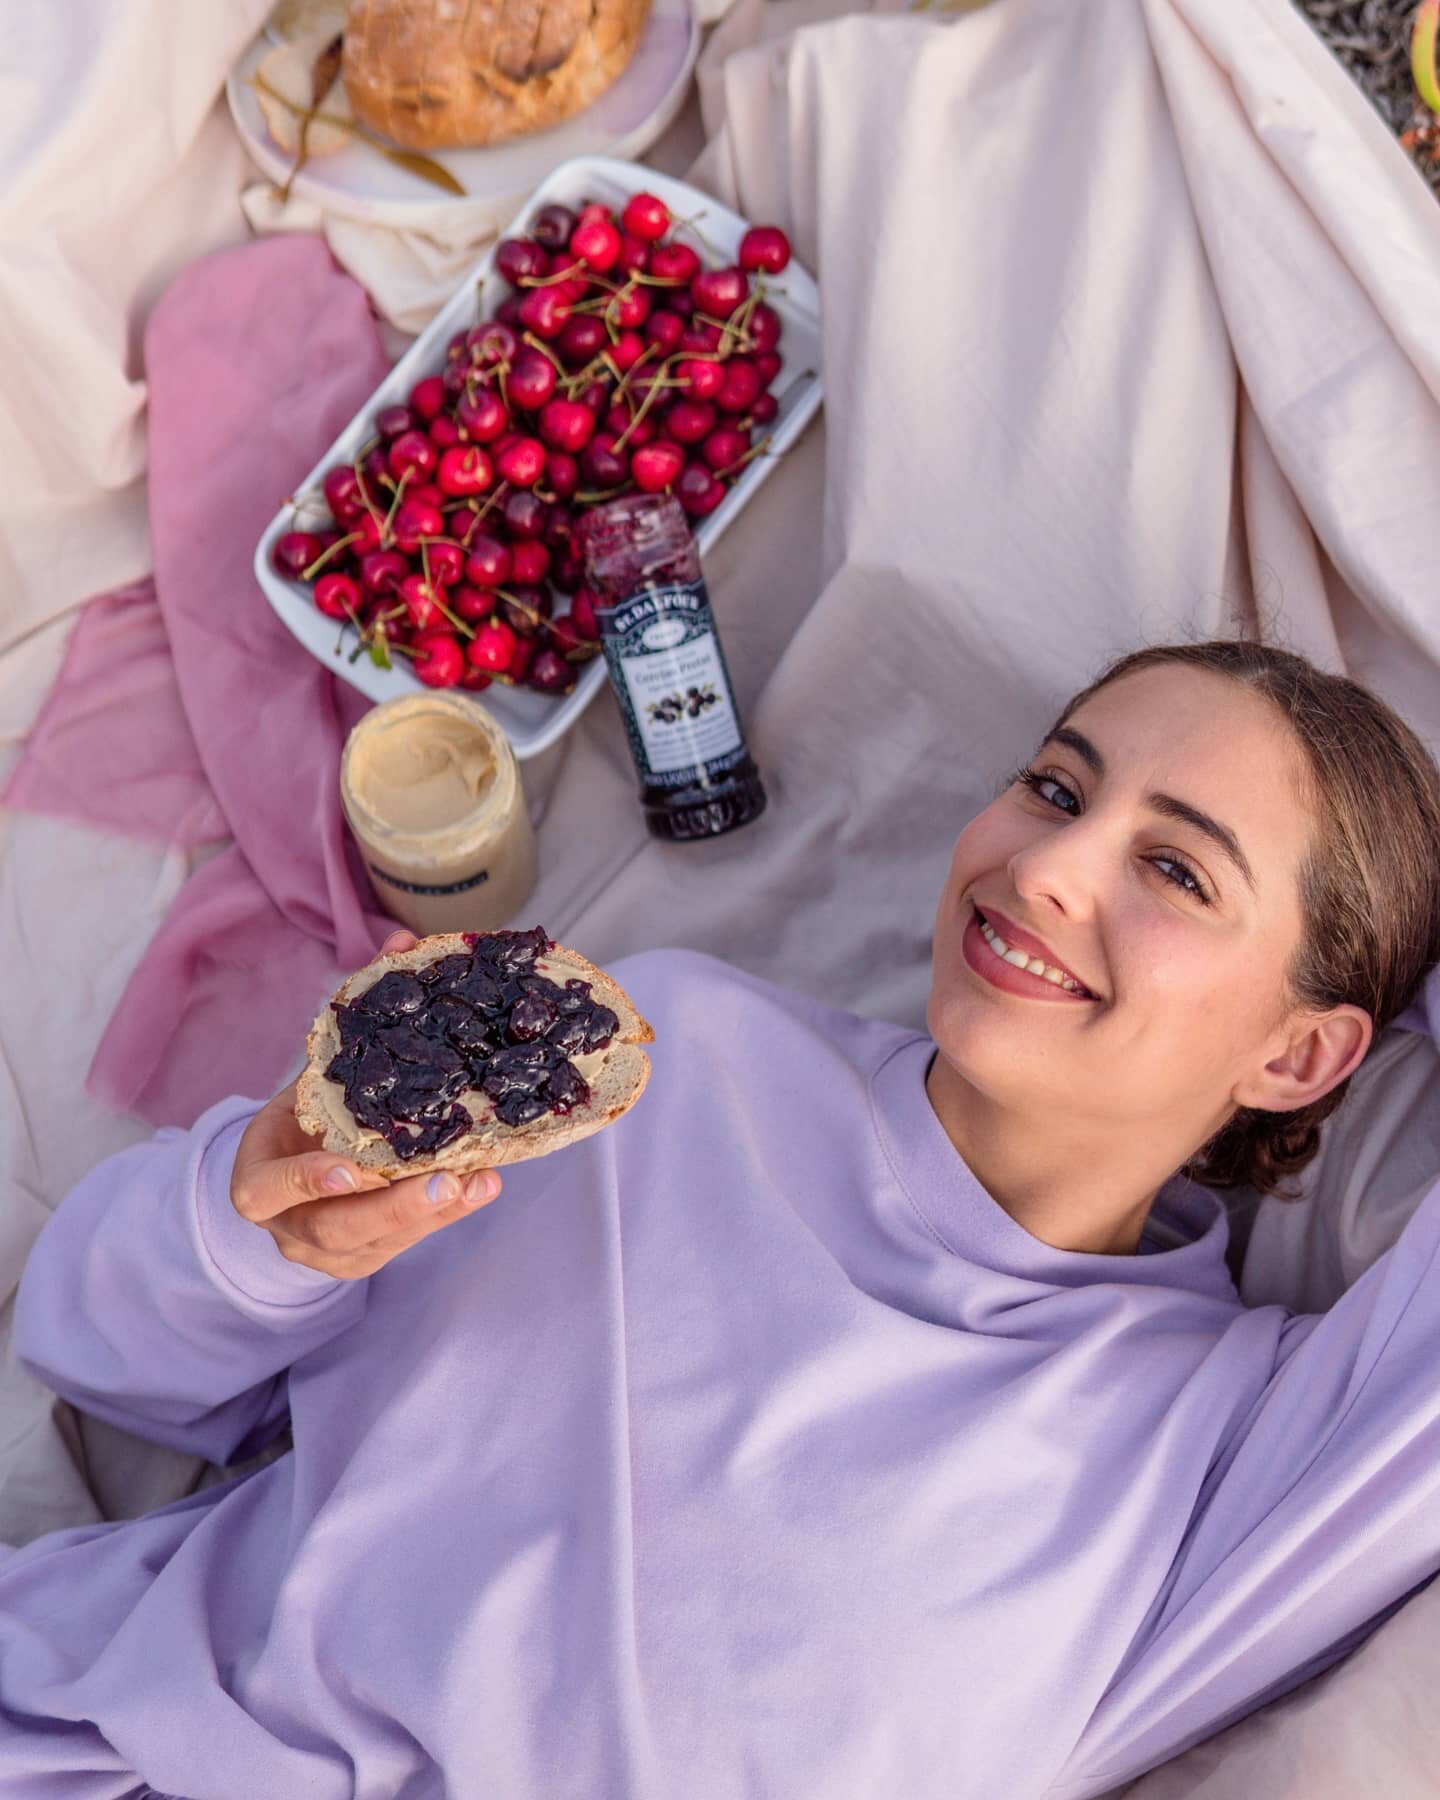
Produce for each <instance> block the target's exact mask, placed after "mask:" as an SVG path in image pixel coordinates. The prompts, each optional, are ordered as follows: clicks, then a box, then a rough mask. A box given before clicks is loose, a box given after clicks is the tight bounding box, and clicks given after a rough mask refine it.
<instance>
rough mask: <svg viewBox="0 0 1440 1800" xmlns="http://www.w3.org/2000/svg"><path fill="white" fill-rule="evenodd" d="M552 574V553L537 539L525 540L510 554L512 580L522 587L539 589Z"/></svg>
mask: <svg viewBox="0 0 1440 1800" xmlns="http://www.w3.org/2000/svg"><path fill="white" fill-rule="evenodd" d="M549 573H550V552H549V551H548V550H547V549H546V548H545V546H544V545H543V544H542V543H540V542H539V540H538V539H536V538H525V539H524V540H523V541H522V542H521V543H518V544H516V546H515V547H514V549H513V550H512V551H511V552H510V579H511V580H512V581H514V582H515V583H516V584H517V585H518V586H520V587H538V586H539V584H540V583H541V582H542V581H543V580H544V579H545V577H546V576H547V575H548V574H549Z"/></svg>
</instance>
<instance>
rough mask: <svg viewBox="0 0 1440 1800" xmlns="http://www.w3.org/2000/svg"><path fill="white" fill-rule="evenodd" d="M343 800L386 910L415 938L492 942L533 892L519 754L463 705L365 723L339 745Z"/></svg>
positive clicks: (389, 706)
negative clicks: (468, 937)
mask: <svg viewBox="0 0 1440 1800" xmlns="http://www.w3.org/2000/svg"><path fill="white" fill-rule="evenodd" d="M340 800H341V804H342V806H343V807H344V809H345V818H346V820H347V822H348V824H349V826H350V829H351V831H352V832H353V833H354V834H355V841H356V842H357V843H358V844H359V846H360V852H361V854H362V856H363V857H364V859H365V866H366V868H367V869H368V870H369V872H370V879H371V881H372V882H373V883H374V884H375V892H376V893H377V894H378V895H379V897H380V903H381V905H382V907H383V908H384V910H385V911H386V912H387V913H389V914H390V915H391V917H392V918H394V919H398V920H399V922H400V923H401V924H402V925H408V926H409V927H410V929H411V930H412V931H414V932H417V933H418V934H419V935H420V936H422V937H423V936H425V935H426V934H427V933H429V932H435V931H494V930H496V929H497V928H498V927H500V926H502V925H504V924H505V923H506V922H507V921H508V920H510V919H511V918H513V917H514V915H515V914H516V913H517V912H518V911H519V909H520V907H521V906H523V905H524V903H525V900H526V898H527V896H528V895H529V893H530V890H531V888H532V887H533V886H534V885H535V837H534V834H533V832H532V831H531V829H530V819H529V815H528V814H527V813H526V811H525V794H524V791H523V789H522V788H521V786H520V771H519V769H518V768H517V766H516V762H515V752H514V751H513V750H512V749H511V747H510V740H509V739H508V738H507V737H506V736H505V733H504V732H503V731H502V730H501V729H500V727H499V726H498V725H497V724H496V723H495V721H494V720H493V719H492V718H491V716H490V715H489V713H487V712H486V711H485V710H484V709H483V708H482V707H479V706H476V705H475V704H473V702H471V701H469V700H467V699H465V698H464V697H463V696H462V695H459V694H448V693H435V694H413V695H407V696H406V697H405V698H404V699H400V700H387V701H385V702H384V704H383V705H380V706H376V707H374V708H372V710H371V711H370V712H368V713H366V715H365V717H364V718H363V719H361V721H360V723H359V724H358V725H357V726H356V727H355V729H354V730H353V731H352V732H351V733H350V736H349V738H348V740H347V741H346V744H345V753H344V755H343V756H342V758H341V761H340Z"/></svg>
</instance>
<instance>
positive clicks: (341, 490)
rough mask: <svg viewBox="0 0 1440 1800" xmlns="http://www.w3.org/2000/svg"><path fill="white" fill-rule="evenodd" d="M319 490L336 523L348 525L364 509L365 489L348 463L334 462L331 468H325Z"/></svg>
mask: <svg viewBox="0 0 1440 1800" xmlns="http://www.w3.org/2000/svg"><path fill="white" fill-rule="evenodd" d="M320 491H321V493H322V494H324V496H325V504H326V505H327V506H328V507H329V508H330V515H331V517H332V518H333V519H334V520H335V523H336V524H337V525H348V524H349V523H350V521H351V520H352V519H354V518H356V517H358V516H359V514H360V513H361V512H362V511H363V510H364V507H365V489H364V487H363V486H362V484H361V481H360V477H359V476H358V475H357V474H356V473H355V471H354V469H352V468H351V467H350V465H349V463H336V465H335V467H334V468H333V469H327V470H326V471H325V478H324V480H323V481H322V482H321V483H320Z"/></svg>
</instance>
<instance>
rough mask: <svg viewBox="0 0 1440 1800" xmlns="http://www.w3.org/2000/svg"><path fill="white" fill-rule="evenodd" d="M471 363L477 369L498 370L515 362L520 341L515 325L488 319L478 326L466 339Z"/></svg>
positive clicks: (501, 320) (500, 320)
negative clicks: (506, 364)
mask: <svg viewBox="0 0 1440 1800" xmlns="http://www.w3.org/2000/svg"><path fill="white" fill-rule="evenodd" d="M465 341H466V343H467V344H468V345H469V346H470V361H471V363H472V364H473V365H474V366H475V367H476V368H477V369H498V368H500V367H502V365H504V364H505V363H510V362H514V360H515V353H516V352H517V351H518V350H519V348H520V339H519V336H518V335H517V333H516V331H515V327H514V326H513V325H507V324H506V323H505V321H504V320H503V319H486V320H485V321H484V322H483V323H482V324H480V325H476V326H475V327H474V328H473V330H472V331H471V332H470V334H469V336H468V337H467V338H466V340H465Z"/></svg>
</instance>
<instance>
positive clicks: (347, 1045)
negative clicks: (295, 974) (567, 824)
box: [325, 926, 620, 1162]
mask: <svg viewBox="0 0 1440 1800" xmlns="http://www.w3.org/2000/svg"><path fill="white" fill-rule="evenodd" d="M465 941H466V943H467V944H468V945H469V946H470V949H469V952H468V953H467V954H464V955H458V954H457V955H454V956H442V957H440V958H439V959H438V960H437V961H435V962H433V963H428V964H427V965H426V966H425V967H424V968H423V969H416V970H415V971H414V972H413V973H411V972H410V971H407V970H403V969H392V970H391V971H390V972H389V974H387V975H382V976H381V977H380V979H379V980H378V981H377V982H376V983H375V984H374V986H373V987H369V988H367V989H366V990H365V992H364V993H363V994H359V995H357V996H356V998H355V999H354V1000H352V1001H351V1002H350V1003H349V1004H348V1005H345V1004H342V1003H340V1002H338V1001H337V1002H335V1003H334V1006H333V1011H334V1013H335V1023H336V1025H337V1026H338V1027H339V1031H340V1054H339V1055H338V1056H336V1057H335V1058H334V1060H333V1061H332V1062H331V1064H330V1066H329V1068H327V1069H326V1071H325V1073H326V1075H327V1076H328V1077H329V1079H330V1080H331V1081H336V1082H339V1083H340V1085H341V1086H342V1087H343V1088H344V1090H345V1104H346V1106H347V1107H348V1108H349V1109H350V1111H351V1113H352V1114H353V1115H354V1117H355V1118H356V1119H357V1120H358V1121H359V1122H360V1124H362V1125H364V1126H366V1127H367V1128H368V1129H369V1130H371V1131H378V1132H379V1133H380V1135H381V1137H383V1138H384V1140H385V1142H386V1143H387V1144H389V1146H390V1148H391V1149H392V1150H393V1151H394V1152H395V1154H396V1155H397V1156H398V1157H399V1158H400V1159H401V1160H402V1161H403V1162H411V1161H413V1160H414V1158H416V1157H417V1156H431V1155H433V1154H434V1153H435V1152H436V1151H437V1150H442V1149H444V1147H445V1145H447V1144H452V1143H454V1141H455V1139H456V1138H459V1137H463V1136H464V1135H465V1133H466V1132H467V1131H469V1130H470V1129H471V1126H472V1124H473V1120H472V1118H471V1115H470V1113H469V1111H468V1110H467V1108H465V1107H464V1106H462V1105H461V1104H460V1096H461V1095H462V1094H463V1093H465V1092H466V1090H467V1089H470V1088H475V1089H478V1090H479V1091H480V1092H481V1093H482V1094H484V1095H485V1097H486V1098H487V1100H489V1102H490V1104H491V1106H492V1107H493V1109H494V1113H495V1117H496V1118H497V1119H499V1120H500V1121H501V1123H502V1124H505V1125H528V1124H530V1123H531V1121H532V1120H535V1119H538V1118H541V1117H542V1116H543V1115H544V1114H545V1113H568V1112H570V1111H571V1110H572V1109H573V1108H574V1107H577V1106H583V1105H584V1104H585V1103H586V1101H587V1100H589V1098H590V1089H589V1087H588V1086H587V1085H586V1083H585V1079H584V1077H583V1076H582V1075H581V1073H580V1071H579V1070H578V1069H577V1068H576V1067H575V1065H574V1063H573V1062H572V1061H571V1060H570V1059H571V1057H574V1056H585V1055H588V1054H589V1053H590V1052H591V1051H595V1050H603V1049H604V1048H605V1046H606V1045H607V1044H608V1043H609V1042H610V1040H611V1038H613V1037H614V1035H615V1033H616V1031H617V1030H618V1029H619V1026H620V1021H619V1020H618V1019H617V1018H616V1016H615V1014H614V1013H613V1012H612V1011H611V1010H610V1008H609V1007H608V1006H601V1005H599V1003H598V1002H596V1001H594V1000H592V999H591V998H590V983H589V982H588V981H579V980H572V981H567V982H566V983H565V985H564V987H560V986H559V985H558V984H557V983H556V982H553V981H551V980H550V979H549V978H548V977H547V976H544V975H541V974H538V973H537V972H536V968H535V965H536V963H537V961H538V960H539V959H540V958H541V957H542V956H543V955H544V954H545V952H546V951H547V950H549V949H551V948H552V945H553V940H552V939H551V938H550V937H549V936H547V934H546V933H545V932H544V931H543V930H542V929H541V928H540V927H539V926H536V928H535V929H534V930H533V931H492V932H487V933H485V934H484V935H483V936H472V935H470V934H468V933H467V935H466V939H465Z"/></svg>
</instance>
